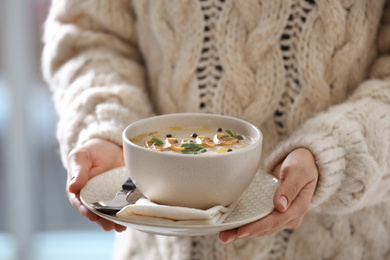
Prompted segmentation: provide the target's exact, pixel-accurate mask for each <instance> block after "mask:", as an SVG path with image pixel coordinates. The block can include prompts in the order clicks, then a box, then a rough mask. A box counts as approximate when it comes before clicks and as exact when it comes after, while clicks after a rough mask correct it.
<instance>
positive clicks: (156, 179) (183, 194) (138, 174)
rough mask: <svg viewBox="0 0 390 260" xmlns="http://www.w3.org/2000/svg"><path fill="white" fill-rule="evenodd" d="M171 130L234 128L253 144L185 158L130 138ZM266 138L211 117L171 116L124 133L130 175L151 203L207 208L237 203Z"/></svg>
mask: <svg viewBox="0 0 390 260" xmlns="http://www.w3.org/2000/svg"><path fill="white" fill-rule="evenodd" d="M172 126H186V127H194V126H197V127H202V126H210V127H215V128H216V129H218V128H222V129H234V130H235V131H236V132H237V133H239V134H242V135H244V136H246V137H249V138H251V139H252V140H253V143H252V144H250V145H248V146H247V147H245V148H242V149H239V150H235V151H234V152H229V153H214V154H207V153H204V154H181V153H169V152H158V151H153V150H150V149H146V148H144V147H141V146H139V145H137V144H135V143H133V142H131V141H130V140H131V139H134V138H135V137H137V136H139V135H141V134H145V133H150V132H154V131H156V130H159V129H161V128H166V127H172ZM262 142H263V136H262V133H261V132H260V130H259V129H258V128H256V127H255V126H254V125H252V124H250V123H248V122H246V121H243V120H240V119H237V118H232V117H227V116H221V115H213V114H197V113H184V114H168V115H162V116H155V117H150V118H146V119H142V120H140V121H137V122H135V123H133V124H131V125H129V126H128V127H127V128H126V129H125V130H124V132H123V150H124V157H125V164H126V168H127V171H128V173H129V175H130V177H131V179H132V180H133V181H134V183H135V185H136V186H137V188H138V189H139V190H140V191H141V192H142V193H143V194H144V195H145V196H146V197H147V198H148V199H150V200H151V201H153V202H156V203H159V204H164V205H174V206H183V207H190V208H199V209H207V208H210V207H212V206H215V205H224V206H226V205H228V204H230V203H232V202H233V201H235V200H236V199H238V198H239V197H240V196H241V195H242V194H243V192H244V191H245V190H246V188H247V187H248V186H249V184H250V183H251V182H252V180H253V178H254V176H255V174H256V171H257V169H258V167H259V163H260V157H261V149H262Z"/></svg>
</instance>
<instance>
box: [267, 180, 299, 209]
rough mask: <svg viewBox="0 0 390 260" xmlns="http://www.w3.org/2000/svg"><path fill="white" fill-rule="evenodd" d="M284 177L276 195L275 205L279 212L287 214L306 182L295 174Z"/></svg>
mask: <svg viewBox="0 0 390 260" xmlns="http://www.w3.org/2000/svg"><path fill="white" fill-rule="evenodd" d="M284 176H285V178H284V180H283V181H282V184H281V185H280V187H279V188H278V189H277V190H276V192H275V195H274V205H275V208H276V209H277V210H278V211H279V212H285V211H286V210H287V209H288V208H289V207H290V205H291V203H292V202H293V201H294V200H295V198H296V197H297V196H298V194H299V192H300V191H301V190H302V188H303V187H304V182H302V180H300V178H299V176H296V174H295V173H293V172H290V173H288V174H286V175H284Z"/></svg>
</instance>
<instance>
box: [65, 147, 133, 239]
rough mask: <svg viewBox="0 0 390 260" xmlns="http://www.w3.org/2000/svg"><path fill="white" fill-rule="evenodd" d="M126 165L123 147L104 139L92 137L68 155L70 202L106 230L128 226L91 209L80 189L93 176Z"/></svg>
mask: <svg viewBox="0 0 390 260" xmlns="http://www.w3.org/2000/svg"><path fill="white" fill-rule="evenodd" d="M123 165H124V159H123V151H122V148H121V147H120V146H118V145H116V144H114V143H112V142H109V141H106V140H103V139H91V140H89V141H87V142H86V143H84V144H83V145H82V146H80V147H78V148H76V149H74V150H73V151H72V152H71V153H70V154H69V157H68V179H67V183H66V194H67V195H68V198H69V201H70V203H71V204H72V205H73V207H75V208H76V209H77V210H78V211H79V212H80V214H81V215H82V216H84V217H86V218H87V219H89V220H90V221H92V222H96V223H97V224H99V225H100V226H101V227H102V228H103V229H104V230H106V231H109V230H112V229H115V230H116V231H118V232H122V231H124V230H126V227H124V226H121V225H118V224H115V223H114V222H111V221H108V220H106V219H103V218H101V217H99V216H97V215H95V214H94V213H92V212H91V211H89V210H88V209H87V208H86V207H85V206H84V205H83V204H82V203H81V201H80V197H79V195H80V190H81V189H82V188H83V187H84V186H85V185H86V184H87V182H88V180H89V179H91V178H92V177H94V176H96V175H98V174H100V173H102V172H105V171H108V170H110V169H113V168H116V167H120V166H123Z"/></svg>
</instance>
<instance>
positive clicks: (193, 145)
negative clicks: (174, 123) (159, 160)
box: [130, 126, 253, 154]
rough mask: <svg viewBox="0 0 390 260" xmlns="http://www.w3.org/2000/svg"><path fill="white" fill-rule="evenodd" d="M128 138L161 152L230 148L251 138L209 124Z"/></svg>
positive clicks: (212, 150) (189, 152) (242, 145)
mask: <svg viewBox="0 0 390 260" xmlns="http://www.w3.org/2000/svg"><path fill="white" fill-rule="evenodd" d="M130 141H131V142H133V143H135V144H137V145H139V146H142V147H145V148H147V149H152V150H155V151H161V152H176V153H183V154H210V153H227V152H234V151H236V150H239V149H242V148H244V147H246V146H248V145H250V144H251V143H252V142H253V141H252V139H251V138H249V137H246V136H244V135H241V134H240V133H236V132H235V131H234V129H222V128H212V127H206V126H203V127H168V128H163V129H160V130H157V131H154V132H148V133H145V134H141V135H139V136H137V137H135V138H133V139H131V140H130Z"/></svg>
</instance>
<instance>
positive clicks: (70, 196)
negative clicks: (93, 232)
mask: <svg viewBox="0 0 390 260" xmlns="http://www.w3.org/2000/svg"><path fill="white" fill-rule="evenodd" d="M67 196H68V199H69V201H70V203H71V204H72V206H73V207H74V208H75V209H76V210H77V211H78V212H80V214H81V215H82V216H83V217H86V218H87V219H89V220H90V221H92V222H96V221H97V220H98V218H99V217H98V216H97V215H96V214H94V213H93V212H91V211H89V210H88V209H87V208H86V207H85V206H84V205H83V204H82V202H81V200H80V198H79V196H78V195H75V194H73V193H71V192H67Z"/></svg>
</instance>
